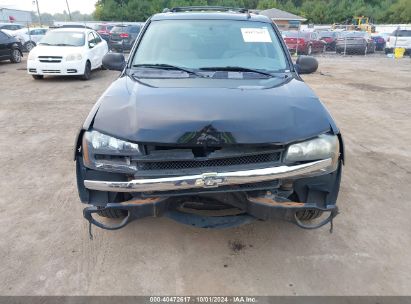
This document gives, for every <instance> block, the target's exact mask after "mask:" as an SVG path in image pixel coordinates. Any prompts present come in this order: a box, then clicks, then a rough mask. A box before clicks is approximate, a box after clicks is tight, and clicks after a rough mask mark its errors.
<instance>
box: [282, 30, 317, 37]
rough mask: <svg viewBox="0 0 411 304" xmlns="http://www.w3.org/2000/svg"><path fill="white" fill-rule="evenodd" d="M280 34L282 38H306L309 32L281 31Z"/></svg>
mask: <svg viewBox="0 0 411 304" xmlns="http://www.w3.org/2000/svg"><path fill="white" fill-rule="evenodd" d="M282 35H283V37H284V38H307V37H309V36H310V33H307V32H306V33H304V32H298V31H289V32H283V33H282Z"/></svg>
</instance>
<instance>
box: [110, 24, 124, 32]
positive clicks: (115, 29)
mask: <svg viewBox="0 0 411 304" xmlns="http://www.w3.org/2000/svg"><path fill="white" fill-rule="evenodd" d="M125 30H126V26H122V25H116V26H114V27H113V28H112V29H111V32H112V33H122V32H124V31H125Z"/></svg>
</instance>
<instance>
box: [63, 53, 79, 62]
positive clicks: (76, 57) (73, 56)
mask: <svg viewBox="0 0 411 304" xmlns="http://www.w3.org/2000/svg"><path fill="white" fill-rule="evenodd" d="M81 59H83V56H81V54H70V55H67V56H66V61H74V60H81Z"/></svg>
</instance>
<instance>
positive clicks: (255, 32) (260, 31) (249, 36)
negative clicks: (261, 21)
mask: <svg viewBox="0 0 411 304" xmlns="http://www.w3.org/2000/svg"><path fill="white" fill-rule="evenodd" d="M241 33H242V34H243V39H244V42H272V40H271V36H270V33H269V32H268V30H267V29H266V28H242V29H241Z"/></svg>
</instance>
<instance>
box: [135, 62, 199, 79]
mask: <svg viewBox="0 0 411 304" xmlns="http://www.w3.org/2000/svg"><path fill="white" fill-rule="evenodd" d="M133 68H150V69H162V70H178V71H183V72H186V73H188V74H190V75H195V76H197V77H206V76H204V75H201V74H198V73H196V72H194V71H193V70H190V69H188V68H183V67H179V66H175V65H171V64H165V63H154V64H133Z"/></svg>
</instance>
